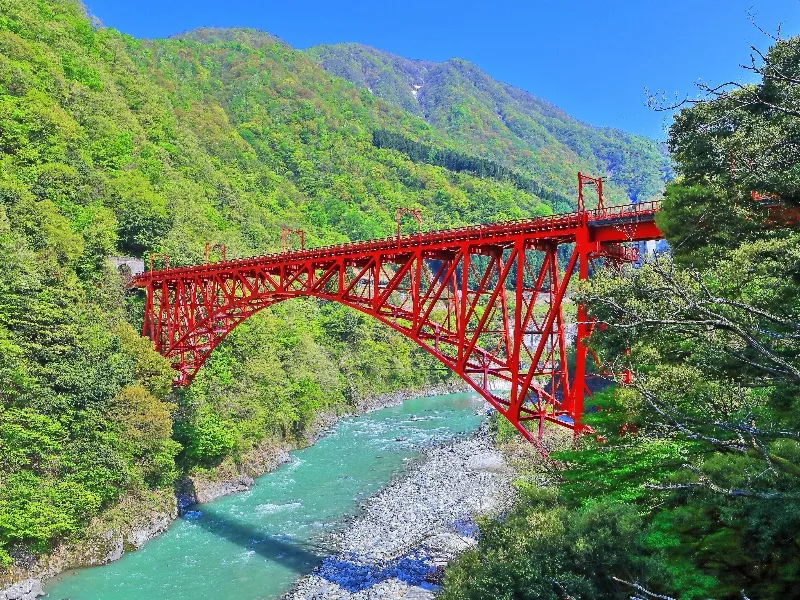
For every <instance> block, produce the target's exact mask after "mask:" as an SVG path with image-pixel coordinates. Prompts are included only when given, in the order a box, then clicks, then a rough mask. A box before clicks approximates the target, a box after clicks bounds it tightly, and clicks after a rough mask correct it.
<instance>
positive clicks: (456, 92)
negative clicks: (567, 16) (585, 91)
mask: <svg viewBox="0 0 800 600" xmlns="http://www.w3.org/2000/svg"><path fill="white" fill-rule="evenodd" d="M307 54H308V55H309V56H310V57H312V58H313V59H314V60H315V61H317V63H318V64H319V65H320V66H322V67H323V68H324V69H326V70H327V71H329V72H331V73H333V74H335V75H338V76H340V77H344V78H345V79H348V80H349V81H352V82H353V83H354V84H355V85H357V86H358V87H361V88H367V89H369V90H370V91H371V92H372V93H373V94H375V96H377V97H379V98H382V99H384V100H386V101H387V102H390V103H392V104H394V105H395V106H399V107H400V108H403V109H404V110H407V111H409V112H411V113H412V114H415V115H419V116H420V117H422V118H424V119H425V120H426V121H427V122H428V123H430V124H431V125H434V126H436V127H437V128H439V129H441V130H443V131H446V132H447V133H448V134H450V136H452V138H453V139H455V140H458V141H459V142H461V143H464V144H466V145H467V147H470V148H474V149H477V150H478V151H479V153H480V155H481V157H483V158H489V159H493V160H497V161H499V162H502V163H504V164H506V165H507V166H513V167H517V168H519V169H522V170H523V171H526V172H528V173H531V174H533V175H535V176H537V177H539V178H540V180H541V181H542V183H544V184H545V185H547V186H549V187H552V188H554V189H555V190H558V191H560V192H562V193H568V192H569V191H571V190H572V189H573V187H574V180H575V171H577V170H579V169H582V170H584V171H585V172H589V173H599V174H603V175H607V176H608V177H609V178H610V181H611V182H613V183H614V184H615V185H617V186H619V187H620V188H622V190H624V192H625V193H626V194H627V195H628V196H629V197H630V198H631V199H633V200H634V201H644V200H647V199H648V198H649V197H651V196H653V195H654V194H656V193H658V192H659V191H660V189H661V187H662V185H663V181H664V178H665V177H666V176H668V174H669V167H668V162H667V160H666V159H665V156H664V154H663V152H662V151H660V149H659V147H658V146H657V145H656V144H655V143H654V142H652V141H651V140H648V139H646V138H642V137H639V136H635V135H630V134H627V133H624V132H622V131H619V130H617V129H611V128H598V127H592V126H591V125H587V124H585V123H582V122H580V121H577V120H576V119H574V118H572V117H570V116H569V115H568V114H566V113H565V112H564V111H562V110H561V109H559V108H557V107H555V106H553V105H552V104H550V103H548V102H546V101H544V100H541V99H540V98H537V97H536V96H534V95H532V94H530V93H528V92H525V91H523V90H520V89H518V88H515V87H513V86H510V85H507V84H504V83H501V82H498V81H495V80H494V79H492V78H491V77H489V76H488V75H487V74H486V73H484V72H483V71H481V70H480V69H479V68H478V67H477V66H475V65H473V64H471V63H469V62H467V61H464V60H460V59H451V60H448V61H446V62H443V63H436V62H431V61H424V60H409V59H405V58H402V57H399V56H395V55H393V54H390V53H388V52H383V51H381V50H377V49H375V48H370V47H369V46H364V45H361V44H335V45H321V46H315V47H312V48H310V49H309V50H308V51H307ZM587 100H588V98H587ZM612 196H613V192H612Z"/></svg>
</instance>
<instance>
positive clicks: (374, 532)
mask: <svg viewBox="0 0 800 600" xmlns="http://www.w3.org/2000/svg"><path fill="white" fill-rule="evenodd" d="M514 477H515V471H514V469H512V468H511V466H510V465H509V464H508V462H507V460H506V458H505V456H504V455H503V454H502V453H501V452H500V451H499V450H498V449H497V448H495V446H494V443H493V439H492V436H491V434H490V432H489V430H488V424H487V423H484V425H483V426H481V428H480V430H479V431H478V432H476V434H474V435H473V436H471V437H470V438H469V439H466V440H463V441H459V442H455V443H452V444H449V445H446V446H442V447H436V448H430V449H426V450H425V452H424V456H423V458H422V459H420V460H419V461H417V462H415V463H414V464H413V465H412V466H411V467H410V468H409V470H408V471H407V472H406V473H405V474H404V475H402V476H401V477H400V478H398V479H397V480H395V481H394V482H393V483H392V484H391V485H390V486H388V487H386V488H384V489H383V490H382V491H380V492H379V493H378V494H376V495H375V496H373V497H371V498H369V499H367V500H366V501H365V502H364V503H363V505H362V506H361V510H360V511H359V514H358V516H357V517H356V518H355V519H354V520H353V521H352V522H351V523H350V524H349V525H347V526H345V527H344V528H343V530H341V531H340V532H339V533H337V534H335V535H334V536H333V538H332V539H331V540H329V541H328V543H327V544H326V546H330V547H333V548H334V553H333V554H332V555H330V556H328V557H326V558H325V559H324V560H323V563H322V565H321V566H320V567H318V568H317V569H315V571H314V572H313V573H312V574H311V575H308V576H306V577H304V578H302V579H301V580H300V581H299V582H298V583H297V585H296V586H295V588H294V589H293V590H292V591H291V592H290V593H289V594H287V595H286V596H285V597H284V600H323V599H330V600H333V599H336V600H371V599H373V598H375V599H377V598H409V599H411V598H413V599H416V600H422V599H427V598H433V592H434V590H435V589H436V587H437V583H439V582H440V581H441V577H442V575H443V571H444V566H445V565H446V564H447V563H448V562H449V561H450V560H452V559H453V558H454V557H455V556H456V555H458V554H459V553H461V552H463V551H464V550H467V549H468V548H470V547H471V546H473V545H474V544H475V543H476V540H475V536H476V535H477V527H476V526H475V522H474V519H475V517H477V516H480V515H487V514H500V513H502V512H504V511H505V510H507V509H508V508H509V507H510V506H511V504H512V502H513V498H514V492H513V486H512V481H513V479H514Z"/></svg>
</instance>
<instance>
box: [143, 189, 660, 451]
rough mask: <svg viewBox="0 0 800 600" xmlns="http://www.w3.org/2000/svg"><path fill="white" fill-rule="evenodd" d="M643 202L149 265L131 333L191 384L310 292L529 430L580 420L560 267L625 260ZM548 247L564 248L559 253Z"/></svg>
mask: <svg viewBox="0 0 800 600" xmlns="http://www.w3.org/2000/svg"><path fill="white" fill-rule="evenodd" d="M656 210H657V205H656V204H654V203H645V204H638V205H631V206H626V207H611V208H602V209H598V210H595V211H585V210H584V211H580V212H578V213H572V214H567V215H557V216H553V217H544V218H538V219H528V220H524V221H516V222H511V223H500V224H496V225H488V226H487V225H484V226H476V227H469V228H462V229H453V230H446V231H438V232H431V233H427V234H417V235H409V236H403V237H400V236H398V237H394V238H388V239H385V240H377V241H371V242H357V243H353V244H345V245H340V246H333V247H328V248H317V249H312V250H303V251H296V252H285V253H281V254H273V255H267V256H263V257H256V258H250V259H240V260H231V261H225V262H220V263H213V264H206V265H199V266H194V267H183V268H173V269H166V270H162V271H151V272H148V273H145V274H143V275H140V276H138V277H136V278H135V279H134V280H133V281H132V283H131V285H132V286H135V287H141V288H145V290H146V292H147V299H146V305H145V318H144V324H143V329H142V333H143V335H145V336H148V337H150V339H151V340H153V342H154V345H155V348H156V350H158V351H159V352H160V353H161V354H163V355H164V356H166V357H168V358H170V359H171V360H172V362H173V365H174V366H175V368H176V369H177V371H178V374H177V376H176V380H175V383H176V385H188V384H190V383H191V381H192V379H193V377H194V376H195V374H196V373H197V371H198V370H199V369H200V367H201V366H202V365H203V363H204V362H205V361H206V360H207V359H208V357H209V355H210V354H211V352H212V351H213V350H214V348H215V347H216V346H217V345H218V344H219V343H220V342H221V341H222V340H223V339H225V337H226V336H227V335H228V333H230V332H231V331H232V330H233V329H234V328H235V327H236V326H237V325H238V324H239V323H241V322H242V321H243V320H245V319H246V318H248V317H249V316H251V315H253V314H254V313H256V312H258V311H260V310H262V309H264V308H266V307H268V306H271V305H272V304H275V303H277V302H281V301H283V300H287V299H290V298H295V297H298V296H312V297H316V298H320V299H323V300H330V301H333V302H339V303H341V304H344V305H346V306H349V307H352V308H354V309H356V310H359V311H361V312H363V313H365V314H368V315H370V316H372V317H374V318H376V319H378V320H379V321H381V322H383V323H385V324H386V325H388V326H390V327H392V328H393V329H395V330H396V331H398V332H400V333H402V334H403V335H405V336H406V337H408V338H409V339H411V340H413V341H414V342H416V343H417V344H418V345H420V346H421V347H422V348H424V349H425V350H426V351H427V352H429V353H430V354H432V355H433V356H434V357H436V358H437V359H438V360H439V361H440V362H441V363H442V364H444V365H446V366H447V367H448V368H450V369H451V370H453V371H454V372H455V373H457V374H458V375H459V376H460V377H461V378H462V379H464V380H465V381H466V382H467V383H468V384H469V385H470V386H471V387H472V388H473V389H474V390H475V391H476V392H478V393H479V394H480V395H481V396H483V398H485V399H486V400H487V401H488V402H489V403H490V404H491V405H492V406H493V407H494V408H496V409H497V410H498V411H499V412H500V413H502V414H503V416H505V417H506V418H507V419H508V420H509V421H510V422H511V423H512V424H513V425H514V426H515V427H516V428H517V429H518V430H519V431H520V433H522V435H523V436H525V437H526V438H527V439H529V440H531V441H535V440H537V439H540V438H541V434H542V427H543V424H544V422H545V421H550V422H553V423H556V424H558V425H562V426H564V427H568V428H571V429H574V430H575V432H576V433H578V432H580V431H582V430H583V429H584V426H583V425H582V424H581V415H582V414H583V403H584V395H585V392H586V390H587V387H586V376H587V355H589V351H588V348H587V345H586V343H587V339H588V337H589V335H590V334H591V331H592V324H591V323H590V322H589V320H588V319H587V316H586V310H585V307H583V306H578V308H577V324H570V323H569V322H567V319H565V316H564V311H563V305H564V300H565V298H567V296H568V292H569V290H570V289H571V288H570V282H571V280H572V278H573V277H574V275H575V274H576V273H577V275H578V278H579V279H586V278H587V277H588V276H589V265H590V261H591V260H592V259H595V258H605V259H607V260H613V261H629V260H635V252H632V249H630V248H628V247H625V246H621V245H620V244H621V243H624V242H635V241H642V240H649V239H657V238H660V237H661V233H660V232H659V231H658V228H657V227H656V225H655V222H654V218H653V217H654V213H655V211H656ZM565 247H566V251H565V250H563V249H562V252H561V253H559V248H565ZM560 254H561V256H568V259H567V260H566V261H564V262H563V263H562V264H560V263H559V255H560ZM571 342H574V349H575V354H574V368H573V369H572V370H571V372H570V370H569V369H568V367H567V365H568V362H569V360H568V348H571V346H572V343H571Z"/></svg>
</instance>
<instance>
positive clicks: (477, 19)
mask: <svg viewBox="0 0 800 600" xmlns="http://www.w3.org/2000/svg"><path fill="white" fill-rule="evenodd" d="M84 1H85V3H86V4H87V6H88V8H89V10H90V12H91V13H92V14H94V15H95V16H97V17H98V18H100V20H101V21H102V22H103V23H104V24H106V25H108V26H110V27H115V28H116V29H119V30H120V31H123V32H125V33H129V34H131V35H134V36H136V37H149V38H152V37H165V36H168V35H171V34H173V33H178V32H181V31H185V30H187V29H192V28H195V27H200V26H248V27H255V28H258V29H263V30H265V31H269V32H270V33H273V34H275V35H277V36H278V37H281V38H283V39H284V40H286V41H287V42H289V43H290V44H291V45H292V46H294V47H296V48H307V47H308V46H313V45H315V44H320V43H335V42H360V43H363V44H368V45H370V46H375V47H377V48H381V49H383V50H388V51H390V52H394V53H395V54H399V55H401V56H405V57H408V58H423V59H427V60H436V61H441V60H447V59H448V58H451V57H459V58H464V59H467V60H469V61H472V62H474V63H476V64H477V65H478V66H480V67H481V68H482V69H483V70H485V71H486V72H487V73H489V75H491V76H492V77H494V78H495V79H499V80H501V81H505V82H508V83H510V84H512V85H515V86H517V87H521V88H523V89H525V90H527V91H529V92H531V93H533V94H536V95H537V96H540V97H541V98H544V99H546V100H549V101H551V102H553V103H555V104H556V105H558V106H560V107H561V108H563V109H565V110H566V111H567V112H569V113H570V114H571V115H573V116H575V117H577V118H579V119H581V120H583V121H586V122H588V123H591V124H593V125H606V126H611V127H618V128H620V129H624V130H626V131H630V132H632V133H639V134H643V135H647V136H650V137H652V138H656V139H664V138H665V133H664V127H665V125H666V124H668V117H667V116H666V115H665V114H663V113H655V112H653V111H652V110H650V109H649V108H647V107H645V106H644V101H645V93H644V88H649V89H651V90H661V91H665V92H667V93H668V94H670V95H672V94H674V93H678V94H681V95H685V94H693V93H694V89H695V88H694V86H693V82H695V81H698V80H702V81H704V82H707V83H718V82H722V81H727V80H729V79H731V78H737V79H741V78H742V77H745V73H743V72H742V71H741V69H739V68H738V66H737V65H738V64H740V63H742V62H747V60H748V55H749V47H750V46H751V45H756V46H758V47H760V48H762V49H765V48H766V47H767V46H768V45H769V41H770V40H769V39H768V38H766V37H765V36H763V35H762V34H761V33H759V32H758V30H757V29H756V28H755V27H753V25H752V24H751V23H750V21H749V19H748V12H752V13H754V14H755V20H756V22H757V23H758V24H759V25H760V26H761V27H763V28H764V29H766V30H769V31H774V30H775V28H776V26H777V25H778V24H779V23H783V32H784V34H785V35H796V34H800V0H606V1H605V2H599V1H597V0H595V1H590V0H561V1H558V0H551V1H550V2H543V1H541V0H528V1H527V2H525V1H510V0H494V1H493V2H477V1H475V0H461V1H458V0H441V1H436V0H427V1H426V0H405V1H404V2H394V1H391V0H383V1H381V0H348V1H347V2H341V1H339V0H294V1H292V2H286V1H284V2H275V1H261V2H255V1H250V2H247V1H244V0H225V1H224V2H219V1H213V2H212V1H210V0H171V1H166V2H165V1H164V0H159V1H156V0H137V1H133V2H120V1H119V0H84Z"/></svg>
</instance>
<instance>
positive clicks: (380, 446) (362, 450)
mask: <svg viewBox="0 0 800 600" xmlns="http://www.w3.org/2000/svg"><path fill="white" fill-rule="evenodd" d="M481 405H482V404H481V401H480V400H478V399H477V398H474V397H471V396H469V395H467V394H453V395H448V396H433V397H428V398H418V399H415V400H408V401H406V402H405V403H404V404H402V405H401V406H396V407H392V408H384V409H381V410H378V411H375V412H372V413H368V414H366V415H362V416H359V417H352V418H347V419H343V420H341V421H339V423H337V424H336V426H335V427H334V428H333V429H332V431H331V432H330V433H329V434H328V435H326V436H325V437H324V438H322V439H321V440H319V441H318V442H317V443H316V444H315V445H314V446H311V447H309V448H306V449H304V450H299V451H296V452H293V453H292V460H291V461H290V462H289V463H286V464H284V465H283V466H281V467H280V468H278V469H277V470H276V471H274V472H272V473H269V474H267V475H264V476H263V477H260V478H259V479H257V480H256V483H255V485H254V486H253V487H252V489H251V490H250V491H248V492H245V493H243V494H236V495H233V496H227V497H224V498H220V499H219V500H216V501H214V502H210V503H208V504H203V505H199V506H196V507H192V508H193V510H191V511H190V512H188V513H187V514H186V515H185V516H183V517H182V518H179V519H178V520H176V521H175V522H174V523H173V524H172V526H171V527H170V528H169V530H168V531H167V532H166V533H165V534H163V535H161V536H160V537H158V538H156V539H154V540H151V541H150V542H148V543H147V544H145V546H144V547H142V548H141V549H140V550H137V551H136V552H131V553H126V554H125V555H124V556H123V557H122V559H120V560H118V561H116V562H114V563H111V564H109V565H105V566H102V567H93V568H89V569H81V570H78V571H73V572H69V573H66V574H64V575H62V576H61V577H59V578H58V579H56V580H54V581H53V582H52V583H51V584H50V585H49V586H47V588H46V589H45V591H46V592H47V598H49V599H51V600H62V599H69V600H161V599H164V600H166V599H170V600H190V599H191V600H198V599H203V598H215V599H216V598H221V599H224V598H236V599H237V600H251V599H252V600H256V599H258V600H264V599H270V598H278V597H280V596H281V595H282V594H283V593H285V592H286V591H288V590H289V589H290V588H291V586H292V584H293V583H294V582H295V581H296V580H297V579H298V578H299V577H301V576H302V575H304V574H306V573H309V572H310V571H311V570H312V569H313V568H314V566H315V565H316V564H317V563H318V562H319V560H320V559H321V557H323V556H325V555H326V554H328V553H329V550H328V549H327V548H326V547H325V544H324V539H325V534H326V533H328V532H330V531H331V530H332V529H333V528H335V527H337V526H339V525H340V524H341V523H342V522H343V521H344V520H346V519H347V517H349V516H352V515H353V514H354V513H355V512H356V510H357V508H358V505H359V503H360V502H361V501H362V500H363V499H364V498H365V497H366V496H368V495H370V494H373V493H375V492H376V491H378V490H379V489H380V488H382V487H384V486H385V485H387V484H388V483H389V482H390V481H391V480H392V478H393V477H394V476H395V475H396V474H398V472H400V471H401V470H402V469H403V466H404V464H405V463H406V462H407V461H409V460H412V459H413V458H414V457H416V456H418V454H419V447H420V446H421V445H424V444H429V443H432V442H442V441H447V440H453V439H456V438H461V437H465V436H466V435H467V434H468V433H469V432H471V431H473V430H475V429H476V428H477V427H478V426H479V425H480V422H481V420H482V418H483V417H481V416H479V415H477V414H476V409H477V408H480V407H481Z"/></svg>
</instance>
